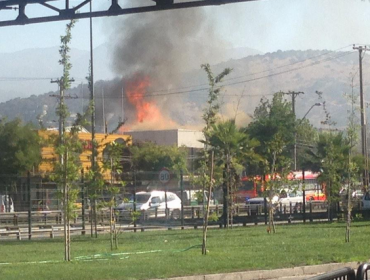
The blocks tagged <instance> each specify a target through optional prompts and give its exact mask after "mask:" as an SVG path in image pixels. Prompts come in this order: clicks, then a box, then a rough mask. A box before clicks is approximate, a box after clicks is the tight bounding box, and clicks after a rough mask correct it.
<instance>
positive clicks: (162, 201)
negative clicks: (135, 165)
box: [117, 191, 181, 219]
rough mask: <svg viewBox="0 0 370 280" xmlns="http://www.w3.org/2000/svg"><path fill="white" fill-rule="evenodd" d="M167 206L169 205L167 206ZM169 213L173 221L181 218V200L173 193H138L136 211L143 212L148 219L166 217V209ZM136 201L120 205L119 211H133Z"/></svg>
mask: <svg viewBox="0 0 370 280" xmlns="http://www.w3.org/2000/svg"><path fill="white" fill-rule="evenodd" d="M166 204H167V205H166ZM166 206H167V209H168V211H169V215H170V217H171V218H172V219H179V218H180V216H181V199H180V198H179V197H178V196H177V195H176V194H175V193H172V192H167V201H166V192H165V191H152V192H138V193H136V211H142V212H143V214H144V216H145V217H146V218H149V217H154V216H155V215H156V216H157V217H164V216H165V215H166V214H165V209H166ZM133 208H134V201H133V200H131V201H129V202H122V203H121V204H120V205H118V207H117V209H118V210H121V211H124V210H133Z"/></svg>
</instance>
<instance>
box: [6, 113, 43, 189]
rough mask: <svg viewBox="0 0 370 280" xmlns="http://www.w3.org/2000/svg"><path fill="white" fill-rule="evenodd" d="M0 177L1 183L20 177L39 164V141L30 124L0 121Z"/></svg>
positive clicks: (18, 121) (16, 121)
mask: <svg viewBox="0 0 370 280" xmlns="http://www.w3.org/2000/svg"><path fill="white" fill-rule="evenodd" d="M0 146H1V150H0V175H2V178H1V180H2V181H3V182H5V181H7V180H8V179H10V178H11V177H7V176H11V175H21V174H24V173H25V172H26V171H27V170H31V169H32V168H33V167H35V168H37V166H38V165H39V163H40V162H41V140H40V137H39V136H38V134H37V132H36V131H35V130H34V128H33V126H32V125H31V124H25V125H24V124H22V122H21V121H20V120H19V119H15V120H12V121H10V122H7V121H6V120H5V119H3V120H1V121H0Z"/></svg>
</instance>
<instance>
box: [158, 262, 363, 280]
mask: <svg viewBox="0 0 370 280" xmlns="http://www.w3.org/2000/svg"><path fill="white" fill-rule="evenodd" d="M360 264H361V263H357V262H349V263H330V264H320V265H310V266H298V267H294V268H282V269H274V270H251V271H243V272H233V273H223V274H207V275H195V276H184V277H175V278H166V279H167V280H257V279H269V280H300V279H306V278H309V277H312V276H316V275H317V274H322V273H326V272H330V271H333V270H336V269H340V268H343V267H350V268H353V269H357V267H358V266H359V265H360ZM156 280H159V279H156ZM161 280H163V279H161Z"/></svg>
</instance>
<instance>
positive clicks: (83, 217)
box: [81, 168, 86, 235]
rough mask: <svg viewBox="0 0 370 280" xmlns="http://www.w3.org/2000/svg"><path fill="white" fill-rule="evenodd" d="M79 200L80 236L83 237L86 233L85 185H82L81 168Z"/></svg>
mask: <svg viewBox="0 0 370 280" xmlns="http://www.w3.org/2000/svg"><path fill="white" fill-rule="evenodd" d="M81 200H82V210H81V215H82V217H81V218H82V231H81V234H82V235H85V233H86V226H85V202H86V201H85V183H84V169H83V168H81Z"/></svg>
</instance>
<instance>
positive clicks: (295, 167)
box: [294, 103, 321, 170]
mask: <svg viewBox="0 0 370 280" xmlns="http://www.w3.org/2000/svg"><path fill="white" fill-rule="evenodd" d="M315 106H321V103H315V104H313V105H312V106H311V108H310V109H308V111H307V112H306V114H304V116H303V118H302V119H300V120H299V122H298V125H300V124H301V123H302V122H303V120H304V119H305V118H306V116H307V115H308V113H309V112H311V110H312V109H313V107H315ZM294 170H297V130H295V132H294Z"/></svg>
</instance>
